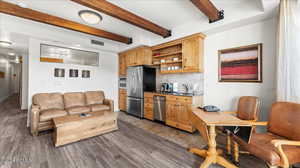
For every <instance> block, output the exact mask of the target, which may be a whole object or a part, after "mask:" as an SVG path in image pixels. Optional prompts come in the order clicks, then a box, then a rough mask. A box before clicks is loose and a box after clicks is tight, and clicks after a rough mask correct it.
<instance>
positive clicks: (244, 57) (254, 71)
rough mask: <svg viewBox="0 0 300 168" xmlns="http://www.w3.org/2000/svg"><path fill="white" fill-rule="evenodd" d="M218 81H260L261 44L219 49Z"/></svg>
mask: <svg viewBox="0 0 300 168" xmlns="http://www.w3.org/2000/svg"><path fill="white" fill-rule="evenodd" d="M219 82H262V44H254V45H249V46H242V47H237V48H230V49H224V50H219Z"/></svg>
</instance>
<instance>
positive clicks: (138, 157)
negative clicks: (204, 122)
mask: <svg viewBox="0 0 300 168" xmlns="http://www.w3.org/2000/svg"><path fill="white" fill-rule="evenodd" d="M17 102H18V96H17V95H14V96H12V97H10V98H9V99H7V100H5V101H4V102H2V103H0V167H1V168H2V167H3V168H8V167H14V168H29V167H30V168H35V167H41V168H52V167H53V168H68V167H72V168H73V167H77V168H81V167H82V168H96V167H100V168H143V167H145V168H191V167H193V168H196V167H199V165H200V163H201V162H203V159H202V158H200V157H197V156H195V155H193V154H191V153H189V152H187V150H186V147H184V146H182V145H180V143H176V141H174V142H173V141H170V140H168V139H169V138H168V137H163V136H160V135H157V134H156V133H155V132H153V131H147V127H144V128H141V127H139V126H137V125H134V124H131V123H128V122H129V121H130V120H128V117H130V116H126V115H120V119H119V123H118V125H119V130H118V131H116V132H112V133H108V134H105V135H102V136H97V137H94V138H90V139H88V140H84V141H80V142H77V143H73V144H70V145H65V146H62V147H59V148H55V147H54V145H53V142H52V134H51V132H45V133H43V134H42V135H40V136H38V137H33V136H31V135H30V134H29V130H28V129H27V128H26V111H21V110H19V105H18V103H17ZM126 117H127V118H126ZM139 122H145V123H147V121H144V120H141V121H139ZM149 123H150V122H149ZM140 125H141V124H140ZM158 127H159V126H157V128H156V129H158ZM164 127H165V126H161V128H164ZM168 129H173V128H168ZM180 132H181V131H179V132H178V134H180ZM183 135H185V133H183ZM203 145H205V144H203ZM211 167H214V168H219V166H211ZM240 167H242V168H263V167H264V163H263V162H262V161H260V160H258V159H256V158H255V157H253V156H249V155H242V156H241V166H240Z"/></svg>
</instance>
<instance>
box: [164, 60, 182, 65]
mask: <svg viewBox="0 0 300 168" xmlns="http://www.w3.org/2000/svg"><path fill="white" fill-rule="evenodd" d="M178 63H182V60H179V61H172V62H164V63H160V64H161V65H165V64H178Z"/></svg>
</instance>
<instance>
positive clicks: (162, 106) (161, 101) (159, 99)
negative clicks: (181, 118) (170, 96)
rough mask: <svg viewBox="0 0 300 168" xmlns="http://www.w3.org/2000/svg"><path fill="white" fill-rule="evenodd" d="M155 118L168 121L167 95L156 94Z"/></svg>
mask: <svg viewBox="0 0 300 168" xmlns="http://www.w3.org/2000/svg"><path fill="white" fill-rule="evenodd" d="M153 102H154V120H156V121H160V122H165V121H166V97H165V96H154V97H153Z"/></svg>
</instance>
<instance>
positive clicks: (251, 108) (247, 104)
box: [225, 96, 260, 163]
mask: <svg viewBox="0 0 300 168" xmlns="http://www.w3.org/2000/svg"><path fill="white" fill-rule="evenodd" d="M259 112H260V100H259V98H258V97H254V96H243V97H240V98H239V102H238V108H237V111H236V112H225V113H231V114H235V115H236V116H237V117H238V118H239V119H242V120H247V121H253V122H256V121H257V120H258V116H259ZM252 127H253V128H252V130H254V131H255V126H252ZM231 137H232V135H231V134H230V133H229V132H227V154H229V155H230V154H231V145H232V138H231ZM233 144H234V160H235V162H236V163H238V162H239V160H238V158H239V153H240V151H239V146H238V143H237V142H235V141H234V142H233Z"/></svg>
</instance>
